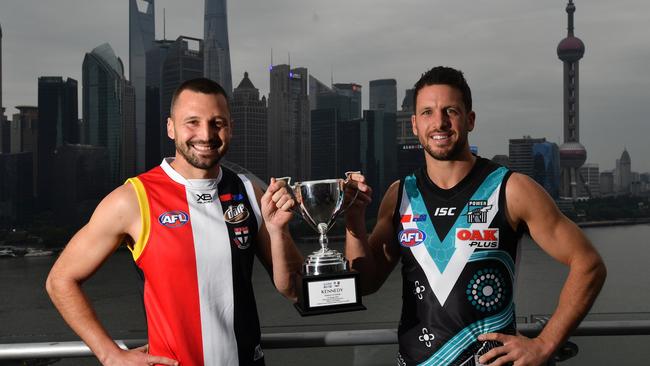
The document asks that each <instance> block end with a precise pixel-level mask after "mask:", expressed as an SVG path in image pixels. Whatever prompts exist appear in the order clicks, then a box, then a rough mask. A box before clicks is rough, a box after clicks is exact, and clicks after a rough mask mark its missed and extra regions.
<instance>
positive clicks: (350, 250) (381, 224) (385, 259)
mask: <svg viewBox="0 0 650 366" xmlns="http://www.w3.org/2000/svg"><path fill="white" fill-rule="evenodd" d="M351 178H352V180H355V181H357V184H358V186H359V190H360V192H359V198H358V200H359V202H358V203H357V204H354V205H353V206H352V207H351V208H350V209H349V210H348V212H347V213H346V215H345V222H346V225H345V226H346V234H345V256H346V258H347V259H348V260H349V261H350V267H351V268H352V269H353V270H356V271H358V272H359V273H360V274H361V276H360V277H361V292H362V294H363V295H367V294H371V293H373V292H376V291H377V290H379V288H380V287H381V285H382V284H383V283H384V281H386V278H388V275H389V274H390V272H391V271H392V270H393V268H395V265H396V264H397V261H398V260H399V256H400V253H399V248H397V247H395V245H394V240H395V239H394V237H393V235H394V231H395V228H394V226H393V225H394V223H393V213H394V212H395V205H396V204H397V193H398V189H399V182H395V183H393V184H392V185H391V186H390V187H389V188H388V190H387V191H386V194H385V195H384V198H383V200H382V202H381V205H380V206H379V213H378V215H377V223H376V225H375V227H374V229H373V231H372V234H371V235H370V237H368V235H367V232H366V226H365V209H366V206H367V205H368V204H369V203H370V195H371V193H372V190H371V189H370V187H368V186H367V185H366V184H365V178H363V176H360V175H357V174H354V175H353V176H352V177H351Z"/></svg>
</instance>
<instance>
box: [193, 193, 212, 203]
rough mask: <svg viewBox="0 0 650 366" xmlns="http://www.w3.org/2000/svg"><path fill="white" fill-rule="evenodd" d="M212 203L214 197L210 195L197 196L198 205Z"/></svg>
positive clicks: (201, 194)
mask: <svg viewBox="0 0 650 366" xmlns="http://www.w3.org/2000/svg"><path fill="white" fill-rule="evenodd" d="M210 202H212V195H211V194H210V193H198V194H196V203H210Z"/></svg>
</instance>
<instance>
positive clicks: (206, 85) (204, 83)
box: [169, 78, 230, 116]
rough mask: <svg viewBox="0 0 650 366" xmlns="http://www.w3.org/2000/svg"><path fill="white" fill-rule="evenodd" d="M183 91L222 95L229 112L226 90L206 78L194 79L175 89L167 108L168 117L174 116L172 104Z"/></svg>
mask: <svg viewBox="0 0 650 366" xmlns="http://www.w3.org/2000/svg"><path fill="white" fill-rule="evenodd" d="M183 90H191V91H193V92H197V93H203V94H212V95H223V96H224V98H226V105H228V109H229V110H230V105H229V102H228V94H227V93H226V90H225V89H224V88H223V87H222V86H221V85H219V83H217V82H216V81H214V80H210V79H208V78H196V79H190V80H187V81H184V82H183V83H182V84H181V85H180V86H179V87H178V88H176V91H174V95H172V104H171V106H170V107H169V115H170V116H171V115H173V114H174V104H175V103H176V99H178V96H179V95H180V94H181V93H182V92H183Z"/></svg>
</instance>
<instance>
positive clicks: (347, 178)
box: [340, 170, 361, 213]
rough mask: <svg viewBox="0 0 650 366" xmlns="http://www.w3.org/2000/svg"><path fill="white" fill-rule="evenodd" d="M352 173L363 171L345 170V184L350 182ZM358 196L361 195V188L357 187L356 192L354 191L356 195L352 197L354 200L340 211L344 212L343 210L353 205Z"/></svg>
mask: <svg viewBox="0 0 650 366" xmlns="http://www.w3.org/2000/svg"><path fill="white" fill-rule="evenodd" d="M352 174H361V171H360V170H356V171H351V172H345V180H344V181H343V184H348V182H349V181H350V176H351V175H352ZM357 196H359V188H357V190H356V192H354V197H353V198H352V200H351V201H350V203H348V205H347V206H346V207H344V208H343V209H342V210H341V212H340V213H343V212H345V211H346V210H347V209H348V208H350V207H352V204H353V203H354V201H356V200H357Z"/></svg>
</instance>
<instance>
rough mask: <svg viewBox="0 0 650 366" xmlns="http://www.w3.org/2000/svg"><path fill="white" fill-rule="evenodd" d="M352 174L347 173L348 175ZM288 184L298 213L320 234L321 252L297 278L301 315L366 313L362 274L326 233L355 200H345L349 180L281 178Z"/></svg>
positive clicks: (305, 263) (311, 259)
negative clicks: (331, 244)
mask: <svg viewBox="0 0 650 366" xmlns="http://www.w3.org/2000/svg"><path fill="white" fill-rule="evenodd" d="M350 174H352V173H351V172H349V173H346V176H348V177H349V175H350ZM279 180H284V181H285V182H286V183H287V187H288V188H289V191H290V192H291V193H292V196H293V198H294V199H295V200H296V203H297V204H298V207H297V210H296V211H297V212H298V213H299V214H300V216H302V218H303V219H304V220H305V221H306V222H307V223H308V224H309V226H311V227H312V228H313V229H314V230H316V232H317V233H318V234H319V238H318V242H319V243H320V250H317V251H315V252H313V253H312V254H310V255H308V256H307V258H306V260H305V262H304V263H303V265H302V274H301V276H299V278H298V283H297V288H298V302H297V303H296V308H297V309H298V311H299V312H300V314H301V315H303V316H305V315H316V314H326V313H333V312H341V311H353V310H363V309H365V307H364V306H363V305H362V304H361V296H360V295H359V294H360V292H359V281H358V278H359V276H358V275H359V274H358V273H357V272H354V271H350V268H349V264H348V261H347V259H345V257H344V256H343V254H341V253H339V252H338V251H336V250H334V249H331V248H329V246H328V243H329V242H328V239H327V232H328V231H329V229H330V228H332V226H333V225H334V223H335V222H336V217H337V216H338V215H339V214H341V213H342V212H343V211H345V209H347V208H348V207H350V206H351V205H352V203H353V202H354V200H355V199H356V197H357V195H358V193H359V191H356V193H355V194H354V197H352V198H350V199H346V195H345V186H346V185H347V184H348V179H345V180H344V179H324V180H314V181H306V182H296V183H295V184H293V185H291V178H288V177H285V178H279Z"/></svg>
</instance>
